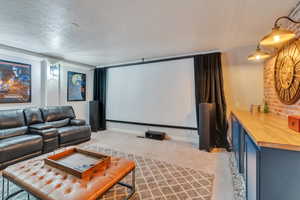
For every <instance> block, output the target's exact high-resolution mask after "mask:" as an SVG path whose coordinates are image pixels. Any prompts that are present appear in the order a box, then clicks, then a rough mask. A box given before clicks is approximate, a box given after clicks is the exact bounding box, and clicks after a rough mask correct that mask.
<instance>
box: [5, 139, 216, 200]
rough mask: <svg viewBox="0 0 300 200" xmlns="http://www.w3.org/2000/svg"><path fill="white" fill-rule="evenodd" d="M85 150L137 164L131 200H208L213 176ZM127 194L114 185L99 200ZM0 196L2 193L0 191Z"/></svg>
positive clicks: (18, 199)
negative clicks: (129, 160) (134, 187)
mask: <svg viewBox="0 0 300 200" xmlns="http://www.w3.org/2000/svg"><path fill="white" fill-rule="evenodd" d="M84 148H85V149H90V150H93V151H97V152H101V153H104V154H106V155H111V156H116V157H124V158H127V159H131V160H134V161H135V162H136V164H137V169H136V194H135V195H134V196H133V197H132V198H131V199H132V200H141V199H143V200H150V199H154V200H176V199H182V200H188V199H193V200H210V199H211V196H212V185H213V178H214V177H213V175H212V174H208V173H205V172H202V171H200V170H193V169H191V168H184V167H179V166H176V165H174V164H170V163H167V162H163V161H159V160H154V159H151V158H146V157H143V156H138V155H134V154H127V153H124V152H120V151H115V150H112V149H108V148H103V147H101V146H100V145H95V144H94V145H87V146H84ZM43 157H45V156H43ZM1 179H2V177H1ZM130 180H131V177H130V176H128V177H126V178H125V179H124V182H127V183H130ZM1 181H2V180H1ZM1 190H2V188H1ZM16 190H18V187H17V186H15V185H13V184H12V183H11V184H10V192H13V191H16ZM127 192H128V191H127V189H126V188H124V187H121V186H119V185H116V186H115V187H114V188H112V189H111V190H110V191H109V192H108V193H107V194H106V195H105V196H104V197H103V198H102V199H103V200H119V199H123V198H124V197H125V196H126V195H127ZM0 193H2V191H0ZM23 199H24V200H25V199H27V194H26V193H25V192H23V193H20V194H19V195H17V196H15V197H14V198H12V200H23ZM31 199H32V200H33V199H35V198H34V197H31Z"/></svg>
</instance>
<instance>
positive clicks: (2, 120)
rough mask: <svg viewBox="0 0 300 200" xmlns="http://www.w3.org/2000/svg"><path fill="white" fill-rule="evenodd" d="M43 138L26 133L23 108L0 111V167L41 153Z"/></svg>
mask: <svg viewBox="0 0 300 200" xmlns="http://www.w3.org/2000/svg"><path fill="white" fill-rule="evenodd" d="M42 148H43V139H42V137H41V136H39V135H35V134H28V127H27V125H26V123H25V118H24V114H23V110H1V111H0V169H1V168H4V167H6V166H8V165H11V164H14V163H16V162H18V161H21V160H25V159H27V158H31V157H34V156H37V155H40V154H41V153H42Z"/></svg>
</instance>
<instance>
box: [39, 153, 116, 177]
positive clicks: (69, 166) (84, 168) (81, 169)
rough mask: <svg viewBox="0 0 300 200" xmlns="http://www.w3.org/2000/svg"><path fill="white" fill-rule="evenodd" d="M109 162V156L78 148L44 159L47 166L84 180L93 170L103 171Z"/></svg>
mask: <svg viewBox="0 0 300 200" xmlns="http://www.w3.org/2000/svg"><path fill="white" fill-rule="evenodd" d="M110 161H111V159H110V157H109V156H106V155H103V154H100V153H96V152H92V151H87V150H84V149H80V148H72V149H68V150H66V151H63V152H61V153H58V154H55V155H52V156H49V157H48V158H46V159H45V163H46V164H47V165H50V166H52V167H54V168H57V169H60V170H63V171H65V172H67V173H69V174H72V175H74V176H76V177H78V178H86V177H88V176H90V175H91V174H92V173H93V171H95V170H105V169H106V168H108V167H109V165H110Z"/></svg>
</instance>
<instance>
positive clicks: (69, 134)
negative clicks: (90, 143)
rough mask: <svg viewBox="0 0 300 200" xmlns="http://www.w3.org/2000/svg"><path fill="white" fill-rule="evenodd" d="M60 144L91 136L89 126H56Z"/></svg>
mask: <svg viewBox="0 0 300 200" xmlns="http://www.w3.org/2000/svg"><path fill="white" fill-rule="evenodd" d="M57 130H58V135H59V142H60V144H63V143H67V142H71V141H76V140H79V139H83V138H89V137H91V129H90V126H88V125H84V126H66V127H62V128H58V129H57Z"/></svg>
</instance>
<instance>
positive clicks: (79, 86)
mask: <svg viewBox="0 0 300 200" xmlns="http://www.w3.org/2000/svg"><path fill="white" fill-rule="evenodd" d="M67 93H68V94H67V100H68V101H85V100H86V75H85V74H82V73H79V72H68V92H67Z"/></svg>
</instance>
